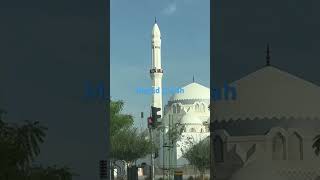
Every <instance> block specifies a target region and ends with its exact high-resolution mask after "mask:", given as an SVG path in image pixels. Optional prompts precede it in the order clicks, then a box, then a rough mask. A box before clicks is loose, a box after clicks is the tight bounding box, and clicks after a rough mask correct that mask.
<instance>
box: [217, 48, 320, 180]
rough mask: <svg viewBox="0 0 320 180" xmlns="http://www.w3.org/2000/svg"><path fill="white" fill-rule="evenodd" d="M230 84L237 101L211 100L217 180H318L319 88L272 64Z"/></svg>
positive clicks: (268, 61)
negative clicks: (233, 88)
mask: <svg viewBox="0 0 320 180" xmlns="http://www.w3.org/2000/svg"><path fill="white" fill-rule="evenodd" d="M266 60H267V61H266V64H265V66H263V67H262V68H260V69H258V70H257V71H255V72H253V73H251V74H249V75H247V76H245V77H243V78H240V79H239V80H237V81H234V82H232V83H230V84H232V85H234V86H236V87H237V99H236V100H235V101H228V102H227V101H218V102H214V106H213V110H212V111H213V112H212V114H213V118H212V119H211V122H212V123H211V130H212V132H211V133H212V136H211V145H212V146H211V147H212V148H211V151H212V152H211V154H214V156H211V157H212V159H211V162H215V165H212V166H211V173H212V174H213V175H214V176H215V180H255V179H260V180H271V179H272V180H319V179H320V168H319V165H320V158H319V157H318V156H316V154H315V152H314V149H313V148H312V144H313V142H314V137H315V136H316V135H319V134H320V110H319V107H320V87H319V86H317V85H315V84H313V83H311V82H308V81H306V80H304V79H301V78H299V77H297V76H294V75H292V74H290V73H288V72H285V71H283V70H281V69H279V68H277V67H275V66H272V65H271V64H270V55H269V47H268V48H267V58H266Z"/></svg>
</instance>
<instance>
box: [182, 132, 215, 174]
mask: <svg viewBox="0 0 320 180" xmlns="http://www.w3.org/2000/svg"><path fill="white" fill-rule="evenodd" d="M209 154H210V143H209V139H208V138H206V139H204V140H202V141H200V142H199V143H197V144H194V145H193V146H192V147H191V148H190V149H188V150H187V151H186V152H183V157H184V158H186V159H187V160H188V161H189V163H190V164H191V165H193V166H195V167H196V168H197V169H198V170H199V171H200V173H201V174H202V175H203V173H204V172H205V170H206V169H208V168H209V167H210V157H209V156H210V155H209Z"/></svg>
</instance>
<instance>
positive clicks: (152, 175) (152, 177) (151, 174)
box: [149, 128, 155, 180]
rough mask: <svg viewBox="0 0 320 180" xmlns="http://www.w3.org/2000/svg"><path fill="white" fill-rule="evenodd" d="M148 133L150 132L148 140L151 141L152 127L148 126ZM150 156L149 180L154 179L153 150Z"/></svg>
mask: <svg viewBox="0 0 320 180" xmlns="http://www.w3.org/2000/svg"><path fill="white" fill-rule="evenodd" d="M149 133H150V140H151V142H152V143H153V142H154V141H153V134H152V133H153V132H152V128H149ZM150 158H151V162H150V164H151V173H150V176H151V180H154V177H155V174H154V152H153V151H152V152H151V157H150Z"/></svg>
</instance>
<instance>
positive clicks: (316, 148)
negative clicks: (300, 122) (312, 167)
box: [312, 135, 320, 156]
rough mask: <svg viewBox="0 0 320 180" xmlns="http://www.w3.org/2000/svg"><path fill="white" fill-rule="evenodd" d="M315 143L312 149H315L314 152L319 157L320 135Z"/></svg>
mask: <svg viewBox="0 0 320 180" xmlns="http://www.w3.org/2000/svg"><path fill="white" fill-rule="evenodd" d="M313 140H314V143H313V145H312V148H314V152H315V154H316V155H317V156H319V153H320V135H317V136H316V137H315V138H314V139H313Z"/></svg>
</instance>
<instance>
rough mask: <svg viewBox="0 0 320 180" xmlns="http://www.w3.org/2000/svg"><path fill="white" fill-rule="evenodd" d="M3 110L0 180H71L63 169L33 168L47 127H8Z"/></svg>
mask: <svg viewBox="0 0 320 180" xmlns="http://www.w3.org/2000/svg"><path fill="white" fill-rule="evenodd" d="M4 113H5V111H3V110H0V179H1V180H2V179H3V180H38V179H39V180H71V179H72V175H73V174H71V173H70V170H69V169H68V168H66V167H63V168H57V167H55V166H54V167H48V168H42V167H32V165H31V163H32V162H33V160H34V158H35V157H37V156H38V155H39V154H40V144H41V143H43V142H44V138H45V136H46V134H45V131H46V130H47V128H46V127H44V126H42V125H40V123H39V122H38V121H35V122H32V121H24V123H23V124H9V123H6V122H4V121H3V116H2V115H3V114H4Z"/></svg>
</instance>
